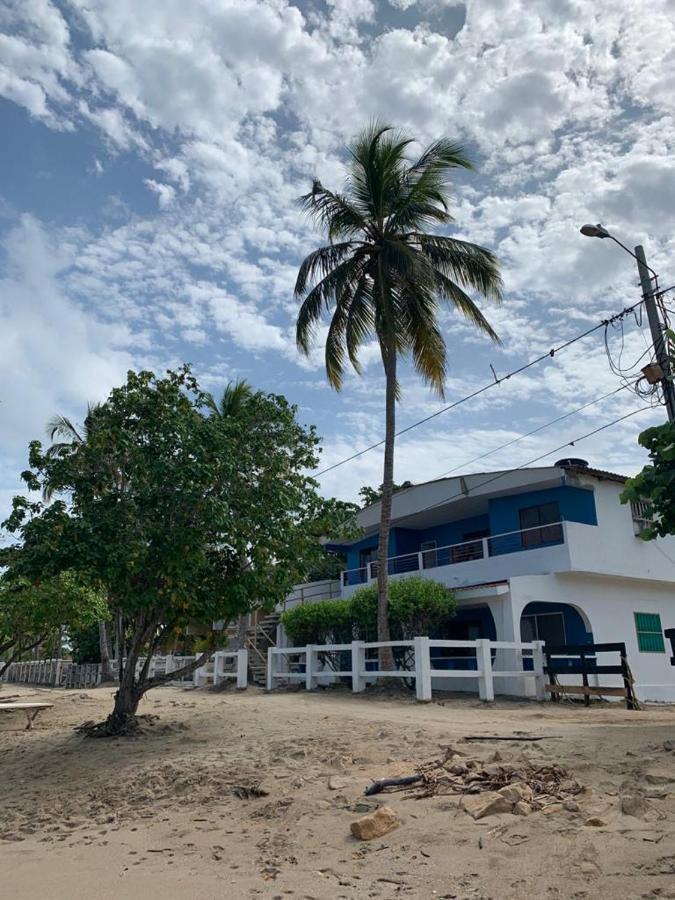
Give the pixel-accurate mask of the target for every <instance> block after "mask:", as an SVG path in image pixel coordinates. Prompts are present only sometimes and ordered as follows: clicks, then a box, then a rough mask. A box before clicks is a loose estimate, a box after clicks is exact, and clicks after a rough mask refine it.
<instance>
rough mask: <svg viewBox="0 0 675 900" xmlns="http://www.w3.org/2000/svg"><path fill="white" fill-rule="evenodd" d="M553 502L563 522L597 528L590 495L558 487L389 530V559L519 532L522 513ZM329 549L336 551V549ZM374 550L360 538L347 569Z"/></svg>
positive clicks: (370, 542) (373, 540)
mask: <svg viewBox="0 0 675 900" xmlns="http://www.w3.org/2000/svg"><path fill="white" fill-rule="evenodd" d="M552 501H557V502H558V504H559V506H560V514H561V517H562V518H563V519H565V520H567V521H570V522H582V523H584V524H586V525H597V524H598V520H597V516H596V512H595V498H594V496H593V491H591V490H584V489H583V488H577V487H572V486H571V485H561V486H560V487H555V488H549V489H547V490H543V491H528V492H526V493H523V494H514V495H512V496H509V497H494V498H493V499H491V500H489V501H488V513H487V514H486V515H481V516H472V517H471V518H467V519H460V520H458V521H456V522H447V523H446V524H444V525H435V526H434V527H433V528H425V529H420V530H416V529H412V528H392V529H391V533H390V535H389V554H388V555H389V556H402V555H403V554H406V553H416V552H417V551H418V550H419V549H420V545H421V544H422V543H424V542H425V541H436V546H437V547H448V546H451V545H453V544H461V543H462V542H463V541H466V540H467V535H468V534H470V533H472V532H476V531H482V530H489V532H490V534H493V535H497V534H506V533H508V532H512V531H518V530H519V529H520V510H521V509H526V508H527V507H529V506H537V505H538V504H540V503H550V502H552ZM331 546H334V547H335V548H337V547H338V546H339V545H337V544H336V545H331ZM373 547H377V535H376V534H373V535H370V537H367V538H363V540H361V541H358V542H357V543H356V544H354V545H353V546H351V547H350V548H349V549H348V551H347V568H348V569H357V568H358V567H359V565H360V551H361V550H365V549H369V548H373ZM494 549H495V552H500V551H499V548H498V547H495V548H494ZM514 549H520V547H517V548H516V547H506V548H504V549H503V551H501V552H511V551H512V550H514ZM354 583H357V582H356V581H355V582H354Z"/></svg>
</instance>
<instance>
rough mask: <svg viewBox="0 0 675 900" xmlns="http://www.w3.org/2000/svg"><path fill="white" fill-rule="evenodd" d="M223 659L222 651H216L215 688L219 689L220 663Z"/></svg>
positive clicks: (214, 656)
mask: <svg viewBox="0 0 675 900" xmlns="http://www.w3.org/2000/svg"><path fill="white" fill-rule="evenodd" d="M221 659H222V651H220V650H216V652H215V653H214V654H213V686H214V687H218V685H219V684H220V661H221Z"/></svg>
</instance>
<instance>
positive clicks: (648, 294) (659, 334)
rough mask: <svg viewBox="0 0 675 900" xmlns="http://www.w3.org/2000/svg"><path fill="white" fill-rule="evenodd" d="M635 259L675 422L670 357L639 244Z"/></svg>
mask: <svg viewBox="0 0 675 900" xmlns="http://www.w3.org/2000/svg"><path fill="white" fill-rule="evenodd" d="M635 259H636V260H637V266H638V272H639V274H640V285H641V287H642V296H643V297H644V301H645V308H646V310H647V318H648V320H649V329H650V331H651V333H652V341H653V343H654V352H655V354H656V361H657V362H658V364H659V366H660V367H661V371H662V372H663V378H662V379H661V388H662V390H663V396H664V399H665V403H666V412H667V413H668V421H669V422H675V385H674V384H673V376H672V371H671V364H670V359H669V357H668V348H667V346H666V338H665V335H664V332H663V329H664V326H663V324H662V323H661V319H660V318H659V311H658V308H657V306H656V297H655V295H654V294H655V292H654V287H655V285H653V284H652V277H651V275H650V269H649V266H648V265H647V259H646V257H645V251H644V248H643V247H642V245H641V244H638V246H637V247H636V248H635Z"/></svg>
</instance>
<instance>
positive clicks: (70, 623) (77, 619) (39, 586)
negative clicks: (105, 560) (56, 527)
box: [0, 549, 106, 677]
mask: <svg viewBox="0 0 675 900" xmlns="http://www.w3.org/2000/svg"><path fill="white" fill-rule="evenodd" d="M12 558H13V559H14V561H15V563H16V562H17V561H18V556H17V552H16V549H15V552H14V554H13V556H12ZM105 615H106V606H105V601H104V599H103V597H102V595H101V593H100V592H99V591H96V590H95V589H93V588H92V587H90V586H88V585H87V584H86V583H84V582H83V581H82V579H81V578H79V577H78V576H77V575H76V574H75V573H73V572H67V571H64V572H62V573H60V574H59V575H54V576H52V577H48V578H44V579H42V580H39V581H31V580H30V579H28V578H26V577H25V576H22V575H17V574H16V573H15V570H14V568H12V567H10V568H9V569H8V570H7V571H5V572H4V574H3V576H2V578H0V660H2V663H0V677H1V676H2V675H3V673H4V672H5V670H6V669H7V668H8V667H9V666H10V665H11V664H12V663H13V662H15V661H16V660H19V659H21V658H22V656H24V655H25V654H26V653H29V652H30V651H32V650H35V649H37V648H38V647H40V646H41V645H43V644H45V643H46V642H47V641H48V640H49V639H50V638H51V637H53V635H54V633H55V632H57V631H58V630H59V629H60V628H61V627H63V626H67V627H75V628H77V627H83V626H86V625H90V624H91V623H93V622H96V619H97V617H99V616H100V617H103V616H105Z"/></svg>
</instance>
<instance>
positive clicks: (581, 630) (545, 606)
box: [522, 602, 593, 644]
mask: <svg viewBox="0 0 675 900" xmlns="http://www.w3.org/2000/svg"><path fill="white" fill-rule="evenodd" d="M556 612H561V613H562V614H563V618H564V620H565V640H566V641H567V643H568V644H592V643H593V633H592V632H591V631H586V626H585V624H584V620H583V619H582V618H581V616H580V615H579V613H578V612H577V611H576V609H575V608H574V607H573V606H568V604H567V603H536V602H534V603H528V604H527V606H526V607H525V609H524V610H523V613H522V614H523V615H524V616H534V615H537V613H556Z"/></svg>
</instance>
